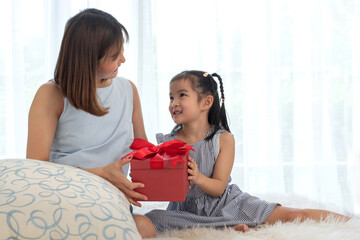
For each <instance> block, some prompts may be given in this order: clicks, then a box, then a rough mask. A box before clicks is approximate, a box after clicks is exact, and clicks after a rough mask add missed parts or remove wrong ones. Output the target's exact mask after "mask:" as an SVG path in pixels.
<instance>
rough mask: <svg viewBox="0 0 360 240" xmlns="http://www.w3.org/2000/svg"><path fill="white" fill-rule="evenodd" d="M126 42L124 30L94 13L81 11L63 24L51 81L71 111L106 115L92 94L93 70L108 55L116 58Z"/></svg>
mask: <svg viewBox="0 0 360 240" xmlns="http://www.w3.org/2000/svg"><path fill="white" fill-rule="evenodd" d="M124 35H125V36H124ZM128 39H129V34H128V32H127V30H126V29H125V27H124V26H123V25H121V24H120V23H119V22H118V21H117V20H116V19H115V18H114V17H113V16H111V15H110V14H108V13H106V12H103V11H101V10H98V9H92V8H89V9H86V10H83V11H81V12H80V13H78V14H76V15H75V16H73V17H72V18H70V19H69V20H68V21H67V23H66V26H65V32H64V36H63V39H62V42H61V47H60V53H59V57H58V60H57V63H56V68H55V72H54V79H55V82H56V83H57V84H58V85H59V87H60V89H61V91H62V94H63V95H64V97H66V98H67V99H68V100H69V102H70V103H71V104H72V105H73V106H74V107H75V108H77V109H82V110H84V111H85V112H88V113H90V114H93V115H96V116H103V115H105V114H106V113H108V108H104V107H103V106H102V105H101V104H100V102H99V100H98V97H97V94H96V72H97V67H98V65H99V62H100V59H101V58H103V57H104V56H107V55H108V54H109V53H110V51H111V53H113V52H114V53H115V54H116V55H118V54H120V52H121V49H122V47H123V44H124V41H127V40H128Z"/></svg>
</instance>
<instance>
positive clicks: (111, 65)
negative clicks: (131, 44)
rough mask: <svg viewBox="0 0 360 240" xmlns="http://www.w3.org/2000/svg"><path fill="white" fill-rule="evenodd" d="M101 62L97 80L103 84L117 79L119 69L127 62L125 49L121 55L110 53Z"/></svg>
mask: <svg viewBox="0 0 360 240" xmlns="http://www.w3.org/2000/svg"><path fill="white" fill-rule="evenodd" d="M99 62H100V63H99V65H98V68H97V75H96V79H97V80H99V81H100V82H101V81H102V80H107V79H113V78H115V77H116V76H117V73H118V68H119V67H120V65H121V64H122V63H124V62H125V57H124V47H122V48H121V51H120V53H119V54H116V53H115V54H112V53H111V51H110V53H109V54H108V55H106V56H104V57H103V58H101V59H100V61H99Z"/></svg>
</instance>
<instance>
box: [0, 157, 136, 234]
mask: <svg viewBox="0 0 360 240" xmlns="http://www.w3.org/2000/svg"><path fill="white" fill-rule="evenodd" d="M129 207H130V204H129V201H128V200H127V198H126V197H125V196H124V194H123V193H122V192H121V191H120V190H118V189H117V188H116V187H115V186H113V185H112V184H111V183H109V182H108V181H106V180H104V179H102V178H100V177H98V176H96V175H93V174H91V173H88V172H86V171H84V170H81V169H77V168H74V167H71V166H66V165H61V164H56V163H51V162H44V161H38V160H29V159H4V160H0V229H1V230H0V239H91V240H93V239H141V236H140V234H139V232H138V231H137V229H136V225H135V222H134V219H133V217H132V214H131V213H130V209H129Z"/></svg>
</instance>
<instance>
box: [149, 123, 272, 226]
mask: <svg viewBox="0 0 360 240" xmlns="http://www.w3.org/2000/svg"><path fill="white" fill-rule="evenodd" d="M224 131H225V130H219V131H218V132H217V133H216V134H215V135H214V137H213V138H212V139H211V140H209V141H205V140H204V139H203V140H201V141H199V142H197V143H195V144H193V148H194V149H195V151H196V152H193V151H190V156H191V157H192V158H193V159H194V160H195V161H196V163H197V165H198V168H199V171H200V172H201V173H202V174H203V175H205V176H207V177H212V173H213V169H214V166H215V161H216V159H217V156H218V154H219V138H220V133H221V132H224ZM156 138H157V141H158V143H162V142H166V141H170V140H173V139H176V132H173V133H170V134H167V135H163V134H157V135H156ZM230 182H231V177H230V178H229V180H228V184H227V186H226V189H225V191H224V193H223V194H222V195H221V196H219V197H212V196H210V195H208V194H206V193H204V192H203V191H202V190H201V189H200V188H199V187H198V186H197V185H194V184H192V183H190V185H191V188H190V189H189V191H188V194H187V196H186V199H185V201H184V202H170V203H169V205H168V207H167V209H166V210H152V211H150V212H149V213H147V214H145V216H147V217H148V218H149V219H150V220H151V221H152V222H153V224H154V225H155V228H156V232H157V233H161V232H163V231H164V230H173V229H184V228H192V227H195V226H196V227H215V228H224V227H230V226H235V225H237V224H246V225H248V226H249V227H254V226H257V225H259V224H261V223H263V222H264V221H265V220H266V219H267V218H268V217H269V216H270V214H271V213H272V211H273V210H274V208H275V207H276V206H277V205H279V204H277V203H270V202H266V201H263V200H261V199H259V198H257V197H254V196H251V195H249V194H248V193H245V192H242V191H241V190H240V189H239V187H238V186H237V185H236V184H230Z"/></svg>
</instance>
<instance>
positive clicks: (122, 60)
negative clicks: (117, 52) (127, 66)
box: [118, 55, 126, 66]
mask: <svg viewBox="0 0 360 240" xmlns="http://www.w3.org/2000/svg"><path fill="white" fill-rule="evenodd" d="M125 61H126V59H125V57H124V55H121V56H120V57H119V61H118V64H119V66H120V64H122V63H124V62H125Z"/></svg>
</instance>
